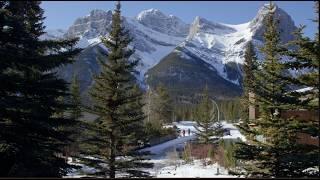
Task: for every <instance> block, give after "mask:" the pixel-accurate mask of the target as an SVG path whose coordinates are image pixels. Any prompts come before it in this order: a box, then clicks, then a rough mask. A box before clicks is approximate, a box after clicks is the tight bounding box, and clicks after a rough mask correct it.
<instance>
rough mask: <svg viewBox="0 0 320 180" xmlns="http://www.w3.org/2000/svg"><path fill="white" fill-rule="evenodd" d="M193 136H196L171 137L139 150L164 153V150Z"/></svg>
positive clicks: (193, 136)
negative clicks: (168, 139) (171, 138)
mask: <svg viewBox="0 0 320 180" xmlns="http://www.w3.org/2000/svg"><path fill="white" fill-rule="evenodd" d="M195 138H196V136H195V135H191V136H184V137H178V138H177V139H173V140H170V141H167V142H165V143H162V144H158V145H155V146H152V147H148V148H144V149H141V150H140V152H146V151H150V153H152V154H155V155H159V154H162V153H164V152H165V150H167V149H170V148H171V147H177V146H179V144H183V143H185V142H187V141H190V140H193V139H195Z"/></svg>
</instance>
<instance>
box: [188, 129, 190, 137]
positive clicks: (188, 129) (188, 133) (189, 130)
mask: <svg viewBox="0 0 320 180" xmlns="http://www.w3.org/2000/svg"><path fill="white" fill-rule="evenodd" d="M188 136H190V128H189V129H188Z"/></svg>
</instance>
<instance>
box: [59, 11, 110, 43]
mask: <svg viewBox="0 0 320 180" xmlns="http://www.w3.org/2000/svg"><path fill="white" fill-rule="evenodd" d="M111 20H112V11H107V12H106V11H103V10H93V11H91V12H90V14H89V15H87V16H86V17H82V18H78V19H77V20H76V21H75V22H74V23H73V25H72V26H71V27H70V28H69V29H68V31H67V33H66V34H65V37H79V36H81V37H85V38H87V39H91V38H96V37H98V36H101V35H106V34H107V32H108V30H110V27H111Z"/></svg>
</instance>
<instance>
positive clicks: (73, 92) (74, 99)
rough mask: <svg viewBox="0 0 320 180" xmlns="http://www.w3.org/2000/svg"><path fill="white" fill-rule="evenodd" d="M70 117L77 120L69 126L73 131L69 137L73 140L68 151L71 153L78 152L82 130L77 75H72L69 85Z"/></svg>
mask: <svg viewBox="0 0 320 180" xmlns="http://www.w3.org/2000/svg"><path fill="white" fill-rule="evenodd" d="M70 104H71V105H72V107H71V108H70V118H71V119H73V120H74V121H76V122H77V124H76V125H75V126H74V127H71V128H72V129H70V131H71V130H73V131H74V133H73V134H72V136H71V137H70V138H71V139H72V140H73V143H72V144H71V145H70V147H69V149H68V151H71V153H72V155H75V154H77V153H78V150H79V144H80V143H81V138H80V136H81V135H82V132H83V130H84V129H83V128H84V127H83V125H84V124H83V123H81V121H80V118H81V117H82V105H81V96H80V83H79V80H78V77H77V75H73V77H72V81H71V85H70Z"/></svg>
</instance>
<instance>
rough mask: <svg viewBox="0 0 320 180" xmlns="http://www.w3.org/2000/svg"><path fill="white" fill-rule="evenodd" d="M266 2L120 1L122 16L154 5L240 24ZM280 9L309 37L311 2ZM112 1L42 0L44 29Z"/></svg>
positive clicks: (179, 14) (285, 4) (110, 5)
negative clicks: (301, 25)
mask: <svg viewBox="0 0 320 180" xmlns="http://www.w3.org/2000/svg"><path fill="white" fill-rule="evenodd" d="M268 2H269V1H123V2H121V3H122V15H124V16H128V17H134V16H136V15H137V14H138V13H139V12H141V11H142V10H146V9H150V8H155V9H158V10H160V11H162V12H163V13H165V14H168V15H169V14H172V15H175V16H177V17H179V18H181V19H182V20H183V21H185V22H186V23H191V22H192V21H193V19H194V18H195V17H196V16H200V17H204V18H206V19H208V20H210V21H214V22H223V23H228V24H240V23H245V22H248V21H250V20H251V19H252V18H254V16H255V15H256V14H257V12H258V10H259V8H260V7H261V6H262V5H263V4H264V3H268ZM274 2H275V3H276V4H277V5H278V6H279V7H280V8H282V9H284V10H285V11H286V12H287V13H288V14H289V15H290V16H291V17H292V19H293V20H294V22H295V24H296V25H299V24H304V25H307V28H306V29H305V33H306V35H308V36H309V37H313V36H314V33H315V32H316V30H317V27H316V24H315V23H313V22H311V20H310V19H313V18H314V17H315V13H314V8H313V6H314V2H313V1H274ZM114 4H115V2H114V1H43V2H42V4H41V7H42V8H43V9H44V10H45V14H44V15H45V16H46V17H47V18H46V19H45V25H46V26H47V29H58V28H59V29H67V28H68V27H69V26H71V25H72V24H73V22H74V21H75V20H76V19H77V18H78V17H82V16H85V15H87V14H89V13H90V11H91V10H93V9H102V10H112V9H114Z"/></svg>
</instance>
